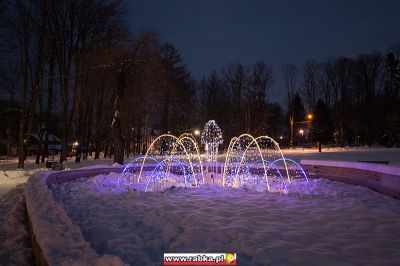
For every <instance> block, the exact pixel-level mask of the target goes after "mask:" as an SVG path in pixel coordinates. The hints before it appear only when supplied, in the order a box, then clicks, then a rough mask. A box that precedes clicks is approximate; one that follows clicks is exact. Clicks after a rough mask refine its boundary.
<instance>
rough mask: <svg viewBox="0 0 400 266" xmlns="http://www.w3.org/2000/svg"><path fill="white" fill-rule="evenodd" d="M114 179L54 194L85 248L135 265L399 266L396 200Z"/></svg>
mask: <svg viewBox="0 0 400 266" xmlns="http://www.w3.org/2000/svg"><path fill="white" fill-rule="evenodd" d="M117 177H118V174H110V175H99V176H96V177H93V178H87V179H79V180H75V181H73V182H68V183H64V184H61V185H58V186H56V187H54V188H53V195H54V197H55V199H56V200H57V201H59V202H61V203H62V204H63V206H64V208H65V210H66V212H67V214H68V215H69V216H70V218H71V219H72V222H73V223H74V224H76V225H78V226H79V227H80V228H81V230H82V232H83V235H84V237H85V239H86V240H88V241H89V242H90V243H91V246H92V247H93V248H94V249H95V250H96V251H97V253H99V254H100V255H103V254H111V255H117V256H119V257H121V258H122V260H123V261H124V262H126V263H130V264H131V265H155V264H156V265H157V264H161V262H162V258H163V252H228V251H229V252H237V253H238V260H239V264H240V265H267V264H269V265H353V264H359V265H362V264H366V265H396V264H397V265H398V262H399V261H400V250H399V247H400V230H399V227H400V201H399V200H396V199H393V198H391V197H388V196H385V195H382V194H379V193H376V192H374V191H371V190H369V189H367V188H364V187H359V186H351V185H346V184H342V183H336V182H330V181H327V180H322V179H319V180H311V181H310V182H309V183H308V185H307V186H303V185H301V186H299V187H298V189H299V190H298V191H297V192H290V193H289V194H287V195H283V194H279V193H269V192H256V191H255V190H253V189H244V188H240V189H227V188H222V187H219V186H211V185H205V186H202V187H199V188H172V189H168V190H167V191H166V192H165V193H161V192H148V193H144V192H142V191H129V190H126V189H124V188H121V186H120V185H118V183H117V182H110V180H111V181H112V180H115V179H116V178H117Z"/></svg>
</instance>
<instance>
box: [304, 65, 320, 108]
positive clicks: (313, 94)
mask: <svg viewBox="0 0 400 266" xmlns="http://www.w3.org/2000/svg"><path fill="white" fill-rule="evenodd" d="M318 69H319V64H318V63H317V62H315V61H313V60H311V61H307V62H306V63H305V64H304V66H303V82H304V83H303V91H302V92H303V96H304V99H305V102H306V104H307V107H308V109H309V111H310V112H312V111H313V110H314V107H315V104H316V102H317V99H318V94H319V91H318V83H317V74H318Z"/></svg>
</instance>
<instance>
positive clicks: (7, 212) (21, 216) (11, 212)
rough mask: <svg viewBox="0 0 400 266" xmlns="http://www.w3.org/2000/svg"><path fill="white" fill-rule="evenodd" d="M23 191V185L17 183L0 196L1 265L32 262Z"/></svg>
mask: <svg viewBox="0 0 400 266" xmlns="http://www.w3.org/2000/svg"><path fill="white" fill-rule="evenodd" d="M24 191H25V185H18V186H17V187H15V188H14V189H11V190H10V191H9V192H7V193H6V194H5V195H3V196H2V197H1V198H0V262H1V264H2V265H31V262H32V255H31V254H32V249H31V247H30V246H31V245H30V234H29V230H28V226H27V218H26V217H27V215H26V208H25V196H24Z"/></svg>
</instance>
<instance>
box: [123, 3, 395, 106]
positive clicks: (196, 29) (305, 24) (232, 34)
mask: <svg viewBox="0 0 400 266" xmlns="http://www.w3.org/2000/svg"><path fill="white" fill-rule="evenodd" d="M125 6H126V8H127V17H128V19H127V23H128V25H129V27H130V29H131V30H132V31H133V32H134V33H138V32H139V31H140V30H141V29H142V28H145V29H149V30H152V31H156V32H158V33H159V34H160V36H161V38H162V40H164V41H168V42H171V43H173V44H174V45H175V46H176V47H177V48H178V49H179V51H180V53H181V54H182V56H183V58H184V61H185V63H187V64H188V67H189V70H190V71H191V73H192V75H193V77H194V78H196V79H200V78H201V77H203V76H204V75H208V74H209V72H210V71H211V70H212V69H217V70H219V69H220V68H221V67H222V66H224V65H226V64H228V63H230V62H241V63H243V64H245V65H249V66H251V65H252V64H254V63H255V62H256V61H257V60H264V61H265V62H266V63H267V64H270V65H272V67H273V69H274V72H275V79H276V80H275V85H274V88H273V91H272V95H271V97H272V99H273V100H278V101H280V102H282V100H283V95H284V93H283V90H284V87H283V82H282V80H281V67H282V65H283V64H285V63H288V62H291V63H294V64H296V65H298V66H301V65H302V64H303V63H304V62H305V61H306V60H308V59H315V60H323V59H325V58H327V57H335V56H341V55H343V56H356V55H358V54H361V53H368V52H372V51H379V52H386V51H387V50H388V49H389V48H390V47H391V46H392V45H395V44H400V0H393V1H389V0H380V1H379V0H376V1H370V0H359V1H350V0H348V1H325V0H320V1H317V0H315V1H306V0H297V1H296V0H294V1H266V0H265V1H262V0H260V1H256V0H140V1H138V0H133V1H129V0H126V1H125Z"/></svg>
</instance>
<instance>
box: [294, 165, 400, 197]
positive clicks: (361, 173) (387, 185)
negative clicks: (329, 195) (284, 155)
mask: <svg viewBox="0 0 400 266" xmlns="http://www.w3.org/2000/svg"><path fill="white" fill-rule="evenodd" d="M300 163H301V164H302V165H303V167H304V168H305V169H306V170H307V171H308V172H309V174H310V175H311V176H316V177H323V178H328V179H331V180H334V181H341V182H346V183H350V184H355V185H361V186H366V187H369V188H372V189H374V190H376V191H379V192H381V193H384V194H387V195H390V196H393V197H396V198H399V199H400V167H397V166H391V165H380V164H374V163H356V162H342V161H322V160H301V162H300Z"/></svg>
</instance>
